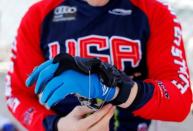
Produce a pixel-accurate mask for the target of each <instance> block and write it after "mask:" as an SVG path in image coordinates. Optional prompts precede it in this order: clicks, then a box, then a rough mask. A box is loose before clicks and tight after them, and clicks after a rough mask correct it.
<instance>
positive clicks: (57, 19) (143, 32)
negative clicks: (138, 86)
mask: <svg viewBox="0 0 193 131" xmlns="http://www.w3.org/2000/svg"><path fill="white" fill-rule="evenodd" d="M88 36H89V37H93V36H94V37H98V38H101V37H102V38H104V39H105V40H106V44H108V45H107V46H106V48H103V49H102V50H101V49H99V48H97V46H96V45H93V44H95V43H93V42H95V41H92V40H91V41H90V45H89V49H88V50H89V53H90V54H98V55H99V56H100V55H102V56H109V59H110V60H109V61H108V62H112V59H113V60H114V62H112V64H115V65H116V63H117V61H118V60H116V59H114V58H112V50H113V47H114V45H112V42H113V38H120V39H122V40H124V39H128V40H130V41H138V44H140V45H139V48H140V49H139V50H140V51H139V53H140V54H139V55H141V58H140V59H139V63H138V64H136V65H135V66H132V61H131V60H130V61H122V60H120V61H118V62H119V63H120V62H121V63H120V64H123V65H124V70H125V72H126V73H127V74H129V75H133V73H136V72H137V73H140V74H141V76H145V75H146V72H145V71H144V67H145V66H146V63H145V57H146V56H145V54H146V53H145V52H146V43H147V40H148V38H149V25H148V20H147V17H146V15H145V14H144V13H143V12H142V11H141V10H140V9H139V8H137V7H135V6H134V5H133V4H132V3H130V2H129V1H128V0H111V1H110V2H109V3H108V4H107V5H106V6H104V7H91V6H89V5H88V4H87V3H86V2H84V1H81V0H65V2H63V3H62V4H60V5H58V6H57V7H56V8H55V9H54V10H52V11H51V12H50V13H49V14H48V15H47V16H46V18H45V19H44V21H43V23H42V30H41V49H42V50H43V53H44V56H45V57H46V58H47V59H49V57H50V49H49V44H50V43H53V42H57V43H58V44H59V46H60V49H59V52H68V50H69V47H67V46H66V45H67V44H66V42H67V41H68V40H73V41H75V42H76V44H78V45H76V47H75V48H76V52H78V53H77V54H76V55H79V54H84V53H81V52H85V49H81V46H80V45H79V44H80V41H81V40H82V41H84V40H85V39H84V38H85V37H88ZM82 38H83V39H82ZM88 40H89V39H87V42H88ZM120 42H121V41H120ZM133 44H135V43H133ZM83 47H84V46H83ZM120 47H121V46H120ZM120 47H117V48H120ZM122 49H123V50H124V51H125V52H127V50H128V51H129V50H132V49H130V48H129V47H122ZM88 50H87V51H88ZM133 50H134V49H133ZM124 51H123V52H124ZM117 52H118V51H117ZM117 52H116V49H114V50H113V54H116V53H117ZM89 53H87V54H89ZM122 55H124V53H122ZM134 55H135V54H134ZM114 57H115V58H116V55H115V56H114ZM120 57H121V56H120ZM123 60H124V59H123Z"/></svg>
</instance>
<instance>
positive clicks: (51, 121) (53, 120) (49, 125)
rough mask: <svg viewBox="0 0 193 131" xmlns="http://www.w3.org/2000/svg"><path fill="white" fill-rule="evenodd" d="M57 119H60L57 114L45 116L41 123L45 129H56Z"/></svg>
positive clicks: (47, 130)
mask: <svg viewBox="0 0 193 131" xmlns="http://www.w3.org/2000/svg"><path fill="white" fill-rule="evenodd" d="M59 119H60V117H59V116H57V115H50V116H47V117H46V118H45V119H44V120H43V125H44V127H45V130H46V131H58V128H57V122H58V120H59Z"/></svg>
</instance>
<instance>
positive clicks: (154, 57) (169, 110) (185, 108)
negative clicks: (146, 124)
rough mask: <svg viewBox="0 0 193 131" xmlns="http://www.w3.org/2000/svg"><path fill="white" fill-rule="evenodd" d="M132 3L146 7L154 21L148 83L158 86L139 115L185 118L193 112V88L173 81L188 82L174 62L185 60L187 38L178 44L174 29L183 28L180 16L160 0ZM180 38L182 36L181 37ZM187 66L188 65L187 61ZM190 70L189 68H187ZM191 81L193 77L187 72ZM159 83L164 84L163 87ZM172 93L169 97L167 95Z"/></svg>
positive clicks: (142, 0) (148, 117) (143, 8)
mask: <svg viewBox="0 0 193 131" xmlns="http://www.w3.org/2000/svg"><path fill="white" fill-rule="evenodd" d="M132 3H133V4H134V5H135V6H137V7H138V8H140V9H141V10H143V12H145V14H146V15H147V17H148V21H149V24H150V39H149V41H148V43H147V69H148V79H149V80H146V82H147V83H151V84H153V85H154V88H155V89H154V93H153V97H152V98H151V100H150V101H149V102H148V103H146V104H145V105H144V106H143V107H142V108H140V109H138V110H137V111H135V112H134V114H135V115H137V116H141V117H144V118H147V119H158V120H167V121H182V120H184V119H185V117H186V116H187V114H188V113H189V111H190V105H191V100H192V92H191V88H190V87H188V89H187V90H186V91H185V92H184V93H181V92H180V90H179V89H178V88H177V86H175V85H174V84H173V83H172V82H171V81H173V80H176V81H178V82H179V83H181V84H182V85H183V84H184V81H182V79H180V78H179V75H180V74H181V73H180V72H179V70H180V68H181V67H180V66H179V65H178V64H174V61H175V60H176V59H177V60H179V61H182V60H185V52H184V47H183V40H181V41H180V43H179V44H180V45H179V46H177V44H175V39H176V40H179V39H177V38H176V37H175V32H174V28H179V29H180V28H181V27H180V24H179V23H177V22H175V21H174V19H176V16H175V15H173V14H171V12H170V11H169V10H168V7H167V6H165V5H163V4H162V3H160V2H158V1H156V0H132ZM180 38H182V37H181V36H180ZM173 47H176V48H178V49H180V50H181V52H182V58H178V57H174V56H173V55H172V53H171V50H172V48H173ZM185 66H186V67H187V64H186V63H185ZM185 71H186V72H187V73H189V71H188V68H186V69H185ZM183 76H185V77H186V79H187V80H188V84H189V85H190V82H189V76H186V75H183ZM159 83H162V87H163V88H161V87H160V85H159ZM164 93H168V95H169V99H168V98H167V97H166V96H165V95H164Z"/></svg>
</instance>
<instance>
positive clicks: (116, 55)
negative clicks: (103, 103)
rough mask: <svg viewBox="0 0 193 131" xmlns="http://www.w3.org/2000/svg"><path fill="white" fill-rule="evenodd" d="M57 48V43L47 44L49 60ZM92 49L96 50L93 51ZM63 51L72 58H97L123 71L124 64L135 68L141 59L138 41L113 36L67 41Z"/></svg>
mask: <svg viewBox="0 0 193 131" xmlns="http://www.w3.org/2000/svg"><path fill="white" fill-rule="evenodd" d="M59 48H60V46H59V43H58V42H52V43H50V44H49V53H50V58H53V57H54V56H55V55H56V54H58V53H59V52H60V49H59ZM93 48H95V49H96V50H95V51H93ZM65 49H66V53H69V54H70V55H72V56H80V57H84V58H93V57H98V58H100V59H101V60H102V61H104V62H108V63H111V64H113V65H116V67H117V68H118V69H120V70H124V69H125V62H130V64H131V66H132V67H137V66H138V65H139V63H140V60H141V57H142V53H141V43H140V41H139V40H131V39H128V38H124V37H118V36H113V37H111V38H110V39H109V38H108V37H105V36H98V35H90V36H86V37H81V38H79V39H78V40H77V41H76V40H74V39H69V40H66V41H65ZM102 52H108V53H102Z"/></svg>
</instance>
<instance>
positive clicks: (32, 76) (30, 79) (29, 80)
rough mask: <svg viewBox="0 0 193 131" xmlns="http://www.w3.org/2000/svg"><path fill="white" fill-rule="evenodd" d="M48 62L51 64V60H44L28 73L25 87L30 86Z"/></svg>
mask: <svg viewBox="0 0 193 131" xmlns="http://www.w3.org/2000/svg"><path fill="white" fill-rule="evenodd" d="M50 64H52V60H48V61H46V62H44V63H43V64H41V65H40V66H38V67H36V68H35V69H34V70H33V72H32V73H31V74H30V76H29V77H28V78H27V80H26V83H25V85H26V86H27V87H30V86H31V85H32V84H34V83H35V82H36V81H37V79H38V76H39V73H40V72H41V71H42V70H43V69H44V68H46V67H47V66H49V65H50Z"/></svg>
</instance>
